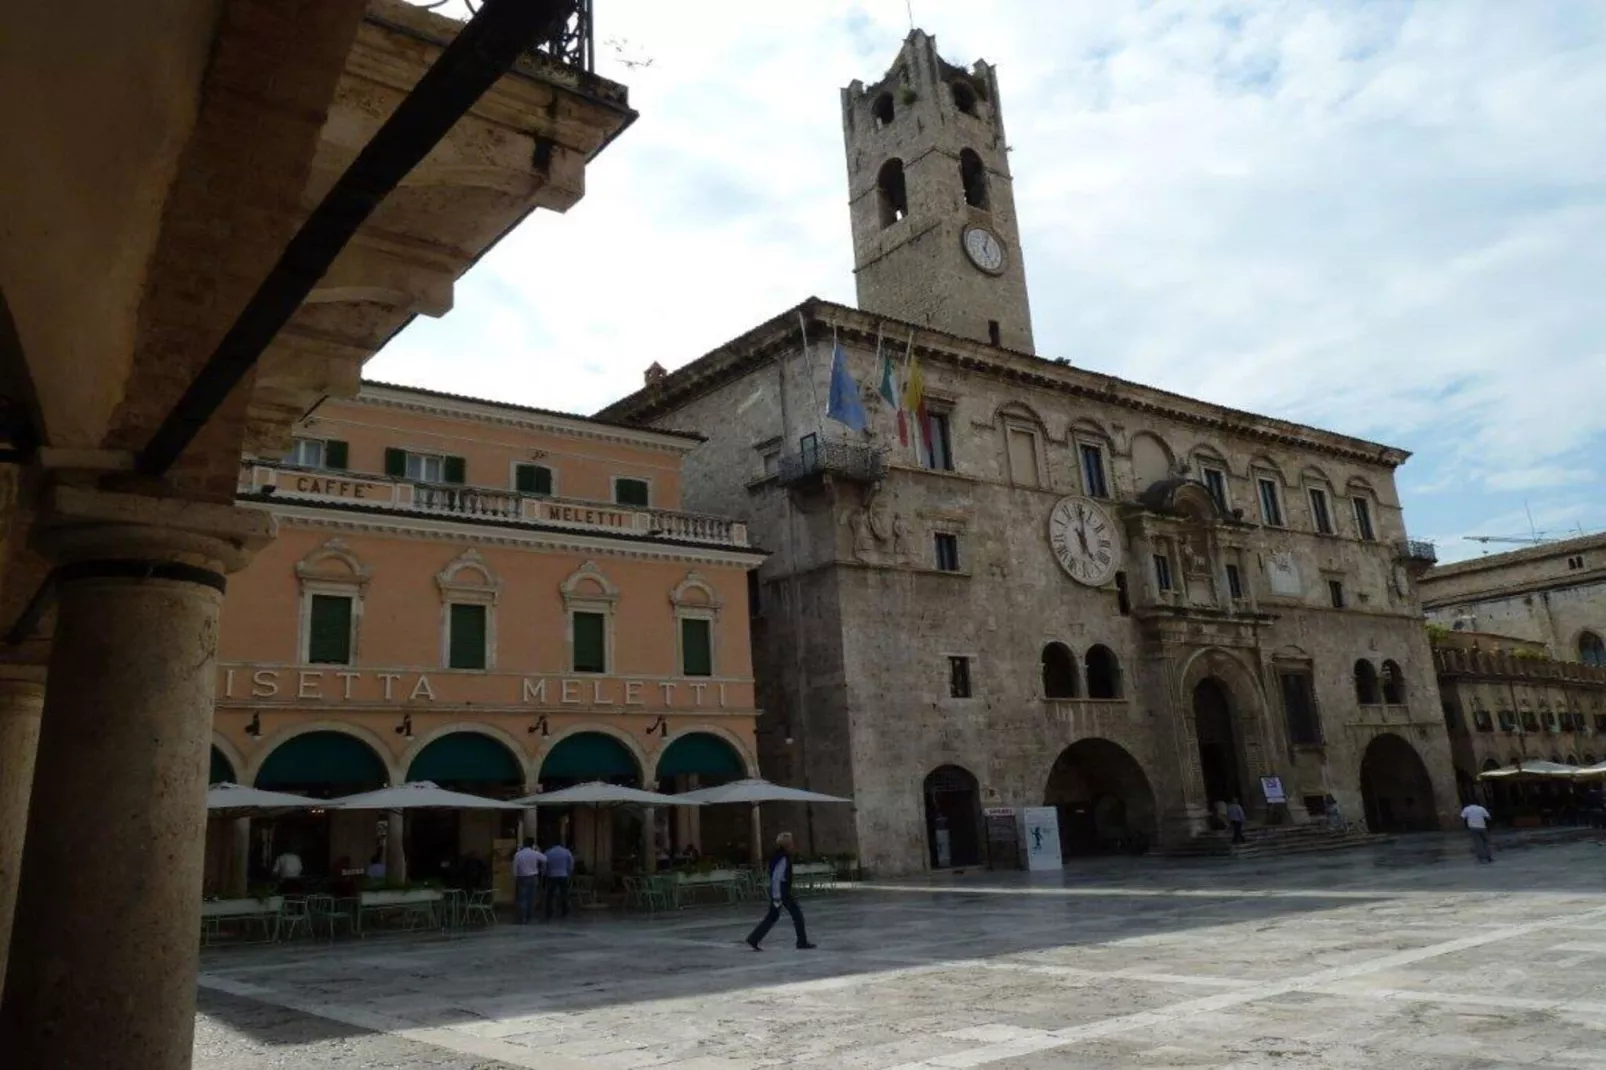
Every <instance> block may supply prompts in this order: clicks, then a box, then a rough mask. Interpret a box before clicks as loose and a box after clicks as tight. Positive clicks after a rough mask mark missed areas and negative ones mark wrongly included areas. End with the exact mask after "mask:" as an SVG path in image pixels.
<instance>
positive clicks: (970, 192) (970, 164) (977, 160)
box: [959, 149, 991, 211]
mask: <svg viewBox="0 0 1606 1070" xmlns="http://www.w3.org/2000/svg"><path fill="white" fill-rule="evenodd" d="M959 181H960V183H961V184H963V186H964V188H965V203H966V204H968V205H970V206H971V207H972V208H980V209H981V210H982V211H986V210H987V209H988V208H990V207H991V204H990V203H989V199H988V195H987V193H988V191H987V165H986V164H984V163H982V162H981V156H980V155H978V154H977V153H976V150H974V149H963V150H961V151H960V153H959Z"/></svg>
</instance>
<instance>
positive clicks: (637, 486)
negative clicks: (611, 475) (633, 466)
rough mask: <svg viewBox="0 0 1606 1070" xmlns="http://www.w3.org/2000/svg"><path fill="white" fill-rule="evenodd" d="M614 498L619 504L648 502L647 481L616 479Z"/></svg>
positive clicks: (614, 482)
mask: <svg viewBox="0 0 1606 1070" xmlns="http://www.w3.org/2000/svg"><path fill="white" fill-rule="evenodd" d="M613 500H614V501H615V502H616V503H617V504H619V505H641V506H645V505H646V504H647V481H646V480H644V479H615V480H614V481H613Z"/></svg>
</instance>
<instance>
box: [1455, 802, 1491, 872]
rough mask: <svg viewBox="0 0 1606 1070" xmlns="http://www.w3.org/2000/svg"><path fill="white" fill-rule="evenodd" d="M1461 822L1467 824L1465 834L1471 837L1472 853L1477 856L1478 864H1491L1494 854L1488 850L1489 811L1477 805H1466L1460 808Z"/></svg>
mask: <svg viewBox="0 0 1606 1070" xmlns="http://www.w3.org/2000/svg"><path fill="white" fill-rule="evenodd" d="M1461 820H1462V821H1465V822H1466V823H1467V833H1468V835H1470V836H1471V837H1472V851H1473V853H1474V854H1476V855H1477V856H1478V861H1479V862H1493V861H1494V852H1493V851H1491V850H1489V811H1487V810H1485V809H1484V808H1483V807H1481V806H1479V805H1478V804H1477V803H1475V802H1473V803H1467V804H1466V805H1465V806H1463V807H1462V808H1461Z"/></svg>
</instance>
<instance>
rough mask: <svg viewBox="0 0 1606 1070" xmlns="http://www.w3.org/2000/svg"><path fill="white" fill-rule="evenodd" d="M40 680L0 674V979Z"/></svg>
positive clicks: (35, 741) (0, 978)
mask: <svg viewBox="0 0 1606 1070" xmlns="http://www.w3.org/2000/svg"><path fill="white" fill-rule="evenodd" d="M37 675H38V676H39V677H40V679H34V680H28V679H13V678H0V984H3V983H4V982H5V977H6V948H7V947H8V946H10V943H11V911H12V909H13V908H14V907H15V906H16V902H17V876H18V874H19V872H20V871H21V869H22V839H23V835H24V833H26V832H27V830H28V793H29V789H30V788H32V787H33V763H34V755H35V754H36V753H37V751H38V747H39V714H40V711H41V710H43V709H44V705H45V685H44V684H43V682H42V678H43V676H44V673H43V671H42V670H39V671H38V672H37Z"/></svg>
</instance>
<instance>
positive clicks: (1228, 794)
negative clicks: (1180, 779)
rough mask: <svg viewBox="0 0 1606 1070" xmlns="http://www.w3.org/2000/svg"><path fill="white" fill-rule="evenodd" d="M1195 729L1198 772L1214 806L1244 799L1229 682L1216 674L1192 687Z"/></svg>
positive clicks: (1213, 807)
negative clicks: (1197, 748)
mask: <svg viewBox="0 0 1606 1070" xmlns="http://www.w3.org/2000/svg"><path fill="white" fill-rule="evenodd" d="M1193 730H1194V735H1195V736H1196V737H1197V738H1198V740H1199V772H1200V773H1201V774H1202V775H1203V777H1204V789H1205V800H1206V802H1207V803H1208V804H1209V806H1210V808H1211V810H1212V811H1214V809H1215V805H1216V803H1218V802H1231V801H1232V800H1234V799H1238V800H1240V801H1245V797H1244V793H1243V775H1242V768H1243V762H1242V759H1241V757H1240V755H1239V751H1238V739H1237V735H1236V734H1235V733H1234V732H1233V725H1232V700H1231V698H1229V697H1228V693H1227V685H1225V684H1223V683H1222V682H1221V681H1220V680H1218V679H1216V678H1215V677H1214V676H1207V677H1205V678H1204V679H1203V680H1200V681H1199V683H1198V684H1197V685H1195V687H1194V689H1193ZM1245 804H1246V805H1247V802H1246V803H1245Z"/></svg>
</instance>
